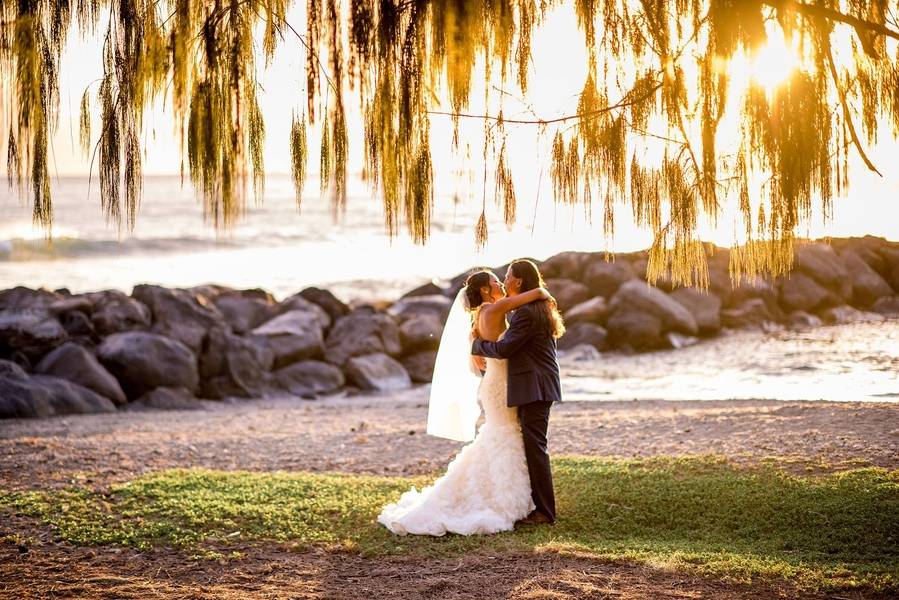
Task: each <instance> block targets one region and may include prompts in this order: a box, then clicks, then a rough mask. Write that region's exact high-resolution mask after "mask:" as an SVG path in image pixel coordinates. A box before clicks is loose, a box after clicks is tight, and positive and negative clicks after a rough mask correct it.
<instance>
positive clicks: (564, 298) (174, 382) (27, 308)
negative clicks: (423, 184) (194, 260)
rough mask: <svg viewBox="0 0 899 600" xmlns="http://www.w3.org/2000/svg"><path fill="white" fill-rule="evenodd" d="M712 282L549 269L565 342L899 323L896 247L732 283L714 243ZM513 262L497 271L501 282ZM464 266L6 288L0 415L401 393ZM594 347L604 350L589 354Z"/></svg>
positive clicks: (590, 259) (617, 344)
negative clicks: (377, 294)
mask: <svg viewBox="0 0 899 600" xmlns="http://www.w3.org/2000/svg"><path fill="white" fill-rule="evenodd" d="M707 256H708V262H709V276H710V286H709V289H708V290H705V291H703V290H698V289H695V288H689V287H688V288H677V289H675V288H674V286H672V285H671V284H670V282H666V281H664V280H663V281H659V282H656V285H654V286H653V285H649V284H648V283H647V282H646V277H645V275H646V261H647V255H646V252H645V251H644V252H635V253H628V254H618V255H616V256H614V257H612V256H607V255H606V254H604V253H585V252H565V253H562V254H558V255H556V256H553V257H551V258H549V259H547V260H545V261H542V263H540V267H541V270H542V271H543V273H544V275H545V277H546V281H547V286H548V287H549V289H550V291H551V292H552V293H553V295H554V296H555V297H556V299H557V301H558V303H559V307H560V309H561V310H562V312H563V315H564V317H565V321H566V325H567V328H568V331H567V332H566V334H565V336H564V337H563V338H562V339H561V340H560V341H559V347H560V349H562V350H570V349H573V348H575V347H578V346H580V347H581V348H584V347H585V346H586V347H590V348H592V349H595V350H597V351H605V350H621V351H646V350H657V349H664V348H679V347H682V346H684V345H688V344H692V343H696V342H698V341H700V340H701V339H702V338H704V337H710V336H715V335H719V334H720V333H721V332H723V331H726V330H728V329H746V328H755V329H761V330H765V331H771V330H777V329H782V328H803V327H813V326H818V325H824V324H833V323H845V322H851V321H859V320H864V321H876V320H882V319H885V318H889V317H894V316H899V243H893V242H887V241H884V240H882V239H879V238H872V237H865V238H860V239H859V238H854V239H841V240H832V241H831V242H830V243H823V242H805V243H801V244H798V245H797V247H796V256H795V263H794V268H793V270H792V272H791V273H789V274H788V275H785V276H782V277H778V278H774V279H765V278H755V279H752V280H743V281H740V282H738V283H736V284H733V283H732V281H731V278H730V274H729V272H728V262H729V253H728V250H727V249H725V248H716V247H712V246H709V247H708V248H707ZM505 270H506V266H505V265H504V266H501V267H498V268H497V269H496V272H497V274H498V275H499V276H500V277H502V276H503V275H504V273H505ZM466 275H467V274H460V275H459V276H458V277H456V278H454V279H452V280H451V281H449V282H448V283H447V285H437V284H434V283H429V284H426V285H424V286H421V287H420V288H417V289H415V290H412V291H410V292H409V293H407V294H406V295H405V296H403V297H402V298H401V299H399V300H398V301H396V302H393V303H377V304H360V305H358V306H354V307H350V306H348V305H347V304H345V303H343V302H342V301H341V300H339V299H338V298H336V297H335V296H334V295H333V294H331V293H330V292H329V291H327V290H323V289H319V288H308V289H305V290H303V291H301V292H299V293H297V294H295V295H294V296H291V297H289V298H286V299H284V300H281V301H277V300H276V299H275V298H274V297H272V295H271V294H269V293H268V292H266V291H264V290H259V289H253V290H235V289H231V288H226V287H222V286H215V285H204V286H199V287H195V288H189V289H168V288H164V287H159V286H153V285H139V286H136V287H135V288H134V290H133V292H132V294H131V295H130V296H129V295H126V294H124V293H122V292H119V291H103V292H95V293H87V294H71V293H68V292H67V291H66V290H57V291H55V292H51V291H47V290H31V289H27V288H22V287H18V288H14V289H10V290H5V291H2V292H0V417H44V416H52V415H59V414H71V413H84V412H103V411H114V410H122V409H124V410H136V409H146V408H192V407H200V406H203V405H204V404H203V403H201V402H200V401H199V400H198V399H207V400H218V399H224V398H257V397H263V396H266V395H283V394H291V395H294V396H299V397H302V398H307V399H313V398H316V397H319V396H322V395H329V394H333V393H337V392H341V391H349V392H353V391H368V392H378V391H380V392H390V391H395V390H400V389H404V388H408V387H410V386H411V385H413V384H415V383H427V382H429V381H430V380H431V376H432V373H433V368H434V361H435V358H436V351H437V346H438V344H439V342H440V336H441V334H442V332H443V324H444V322H445V320H446V316H447V314H448V312H449V309H450V305H451V303H452V298H454V297H455V295H456V293H457V292H458V290H459V289H460V288H461V286H462V282H463V281H464V279H465V277H466ZM589 351H590V352H592V351H593V350H589Z"/></svg>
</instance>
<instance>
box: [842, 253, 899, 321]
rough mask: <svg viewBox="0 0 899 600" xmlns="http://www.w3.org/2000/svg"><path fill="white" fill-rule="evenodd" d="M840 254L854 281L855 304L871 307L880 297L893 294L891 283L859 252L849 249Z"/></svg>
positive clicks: (853, 297) (853, 299) (853, 298)
mask: <svg viewBox="0 0 899 600" xmlns="http://www.w3.org/2000/svg"><path fill="white" fill-rule="evenodd" d="M840 256H841V258H842V259H843V264H845V265H846V270H847V271H848V273H849V280H850V281H851V282H852V303H853V304H854V305H855V306H860V307H862V308H870V307H871V305H872V304H874V303H875V302H877V300H878V299H880V298H883V297H884V296H892V295H893V288H891V287H890V284H889V283H887V282H886V281H885V280H884V279H883V277H881V276H880V275H878V274H877V271H875V270H874V269H872V268H871V266H870V265H868V263H867V262H865V261H864V260H863V259H862V258H861V257H860V256H859V255H858V254H857V253H855V252H854V251H851V250H847V251H845V252H843V253H842V254H841V255H840Z"/></svg>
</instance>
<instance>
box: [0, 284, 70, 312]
mask: <svg viewBox="0 0 899 600" xmlns="http://www.w3.org/2000/svg"><path fill="white" fill-rule="evenodd" d="M62 298H64V296H63V295H62V294H57V293H55V292H50V291H47V290H44V289H40V290H32V289H30V288H27V287H24V286H21V285H19V286H16V287H14V288H10V289H8V290H0V310H24V309H28V310H36V309H39V308H43V309H46V308H47V307H48V306H50V305H51V304H53V303H54V302H56V301H57V300H61V299H62Z"/></svg>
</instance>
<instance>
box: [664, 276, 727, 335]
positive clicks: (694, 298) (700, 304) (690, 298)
mask: <svg viewBox="0 0 899 600" xmlns="http://www.w3.org/2000/svg"><path fill="white" fill-rule="evenodd" d="M669 296H671V298H673V299H674V301H675V302H677V303H678V304H680V305H681V306H683V307H684V308H686V309H687V310H688V311H690V314H691V315H693V319H694V320H695V321H696V326H697V328H698V331H699V335H715V334H716V333H718V331H719V330H720V329H721V300H720V299H719V298H718V296H716V295H714V294H712V293H709V292H703V291H700V290H698V289H696V288H694V287H686V288H678V289H676V290H674V291H673V292H671V293H670V294H669Z"/></svg>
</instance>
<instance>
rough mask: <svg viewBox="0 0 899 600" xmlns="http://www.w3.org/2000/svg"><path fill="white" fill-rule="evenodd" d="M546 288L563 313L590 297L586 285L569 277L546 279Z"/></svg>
mask: <svg viewBox="0 0 899 600" xmlns="http://www.w3.org/2000/svg"><path fill="white" fill-rule="evenodd" d="M546 288H547V289H548V290H549V293H550V294H552V295H553V297H554V298H555V299H556V304H557V305H558V307H559V310H560V311H562V312H563V313H564V312H566V311H568V310H570V309H572V308H574V307H575V306H577V305H578V304H580V303H582V302H585V301H587V300H589V299H590V297H591V295H590V290H589V289H588V288H587V286H586V285H584V284H583V283H578V282H576V281H572V280H570V279H547V280H546Z"/></svg>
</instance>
